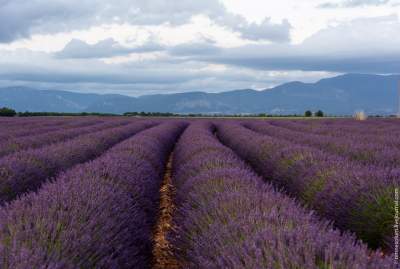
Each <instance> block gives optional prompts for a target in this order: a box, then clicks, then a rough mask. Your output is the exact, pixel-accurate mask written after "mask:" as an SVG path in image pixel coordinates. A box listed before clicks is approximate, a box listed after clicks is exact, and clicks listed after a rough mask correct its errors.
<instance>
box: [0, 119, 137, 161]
mask: <svg viewBox="0 0 400 269" xmlns="http://www.w3.org/2000/svg"><path fill="white" fill-rule="evenodd" d="M130 122H132V121H129V120H113V121H105V122H98V121H89V122H86V121H83V122H82V123H76V124H77V125H75V126H74V125H73V126H72V128H71V127H70V126H69V125H62V126H59V127H57V128H56V129H55V130H53V131H50V132H44V133H42V132H40V130H37V129H36V130H33V131H32V133H31V134H30V135H28V136H23V137H16V138H9V139H5V140H2V141H1V142H0V157H3V156H6V155H8V154H11V153H14V152H18V151H21V150H25V149H32V148H40V147H42V146H45V145H49V144H51V143H58V142H62V141H66V140H68V139H71V138H75V137H78V136H80V135H84V134H89V133H93V132H96V131H100V130H105V129H107V128H112V127H117V126H123V125H127V124H129V123H130Z"/></svg>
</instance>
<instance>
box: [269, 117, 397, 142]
mask: <svg viewBox="0 0 400 269" xmlns="http://www.w3.org/2000/svg"><path fill="white" fill-rule="evenodd" d="M269 122H270V123H271V124H274V125H276V126H282V127H286V128H289V129H293V130H296V131H303V132H307V133H315V134H326V135H329V136H350V135H353V137H357V136H358V137H361V138H362V139H377V138H378V139H379V138H380V137H379V136H380V135H384V138H385V137H386V136H389V137H390V136H392V135H399V134H400V125H399V123H398V120H396V119H390V120H389V119H386V120H384V119H380V120H368V121H354V120H350V119H335V120H332V119H330V120H320V121H313V120H311V121H305V120H288V121H269Z"/></svg>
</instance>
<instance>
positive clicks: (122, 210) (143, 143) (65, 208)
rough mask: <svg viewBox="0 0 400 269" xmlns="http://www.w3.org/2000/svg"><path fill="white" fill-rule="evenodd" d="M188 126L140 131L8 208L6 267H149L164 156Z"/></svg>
mask: <svg viewBox="0 0 400 269" xmlns="http://www.w3.org/2000/svg"><path fill="white" fill-rule="evenodd" d="M185 127H186V124H185V123H179V122H167V123H163V124H161V125H159V126H156V127H153V128H150V129H148V130H145V131H143V132H140V133H139V134H137V135H135V136H133V137H132V138H130V139H127V140H125V141H123V142H121V143H120V144H118V145H116V146H115V147H113V148H112V149H110V150H109V151H108V152H106V153H105V154H104V155H102V156H101V157H99V158H97V159H95V160H94V161H91V162H88V163H85V164H82V165H78V166H76V167H74V168H73V169H71V170H68V171H67V172H65V173H64V174H61V175H59V176H58V177H57V178H56V179H55V180H54V181H53V182H52V183H46V184H45V185H44V186H43V187H42V188H41V189H40V190H39V191H38V192H37V193H30V194H28V195H26V196H23V197H22V198H20V199H18V200H15V201H13V202H12V203H11V204H8V205H6V206H5V207H3V208H1V209H0V267H1V268H149V266H150V260H151V247H152V238H151V236H152V227H153V225H154V223H155V217H156V210H157V206H158V195H159V193H158V191H159V187H160V183H161V180H162V175H163V170H164V166H165V161H166V159H167V157H168V155H169V153H170V151H171V149H172V147H173V145H174V143H175V141H176V139H177V137H178V136H179V134H180V133H181V132H182V131H183V129H184V128H185ZM109 135H110V134H109Z"/></svg>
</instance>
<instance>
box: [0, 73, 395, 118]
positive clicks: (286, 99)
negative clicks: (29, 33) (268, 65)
mask: <svg viewBox="0 0 400 269" xmlns="http://www.w3.org/2000/svg"><path fill="white" fill-rule="evenodd" d="M399 80H400V75H390V76H382V75H362V74H347V75H342V76H338V77H334V78H328V79H322V80H320V81H318V82H316V83H302V82H290V83H286V84H282V85H280V86H277V87H275V88H272V89H267V90H263V91H255V90H250V89H248V90H235V91H228V92H223V93H204V92H190V93H178V94H159V95H146V96H141V97H137V98H135V97H128V96H123V95H113V94H109V95H100V94H82V93H72V92H66V91H57V90H37V89H31V88H26V87H8V88H0V106H7V107H11V108H14V109H15V110H17V111H26V110H28V111H32V112H37V111H52V112H101V113H124V112H129V111H145V112H172V113H224V114H236V113H273V114H295V113H298V114H300V113H301V114H302V113H303V112H304V111H305V110H308V109H310V110H314V111H315V110H318V109H321V110H323V111H324V112H326V113H329V114H336V115H344V114H347V115H348V114H353V113H354V111H356V110H361V109H362V110H364V111H366V112H367V113H369V114H383V115H388V114H395V113H396V107H397V83H398V81H399Z"/></svg>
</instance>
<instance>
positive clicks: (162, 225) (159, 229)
mask: <svg viewBox="0 0 400 269" xmlns="http://www.w3.org/2000/svg"><path fill="white" fill-rule="evenodd" d="M172 160H173V153H172V154H171V155H170V157H169V159H168V162H167V166H166V169H165V174H164V179H163V182H162V185H161V188H160V209H159V215H158V220H157V224H156V227H155V230H154V237H153V238H154V247H153V268H154V269H179V268H181V267H180V266H179V262H178V260H177V259H176V258H175V257H174V254H173V248H172V245H171V244H170V243H169V242H168V239H167V234H168V233H169V232H170V231H171V229H172V228H173V226H172V225H173V224H172V218H173V213H174V211H175V205H174V196H175V188H174V186H173V185H172Z"/></svg>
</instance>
